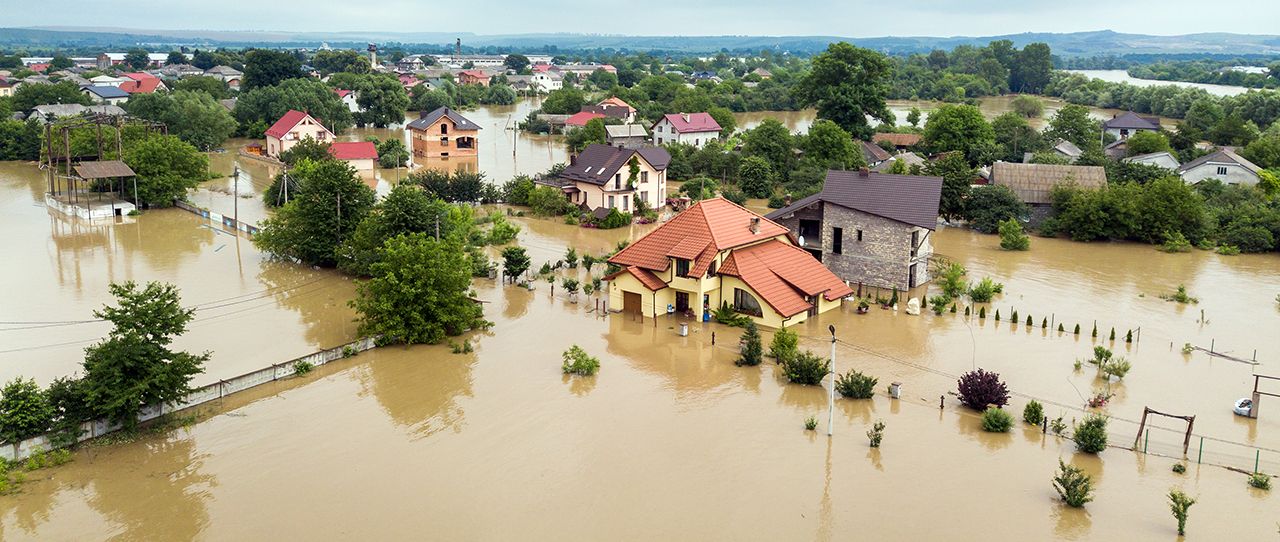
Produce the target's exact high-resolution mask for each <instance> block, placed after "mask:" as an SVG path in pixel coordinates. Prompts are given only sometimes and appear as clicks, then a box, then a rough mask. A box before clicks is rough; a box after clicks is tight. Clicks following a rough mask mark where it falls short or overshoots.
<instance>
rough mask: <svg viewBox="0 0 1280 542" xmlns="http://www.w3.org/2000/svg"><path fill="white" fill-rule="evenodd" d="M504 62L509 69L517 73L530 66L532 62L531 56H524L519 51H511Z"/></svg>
mask: <svg viewBox="0 0 1280 542" xmlns="http://www.w3.org/2000/svg"><path fill="white" fill-rule="evenodd" d="M502 64H503V65H505V66H506V67H507V69H508V70H511V71H513V72H516V73H521V72H523V71H524V70H525V69H526V68H528V67H529V64H530V62H529V57H527V56H524V55H522V54H519V53H511V54H509V55H507V58H506V59H505V60H503V61H502Z"/></svg>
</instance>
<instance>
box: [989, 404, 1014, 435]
mask: <svg viewBox="0 0 1280 542" xmlns="http://www.w3.org/2000/svg"><path fill="white" fill-rule="evenodd" d="M1012 428H1013V416H1012V415H1010V414H1009V413H1008V412H1005V411H1004V410H1003V409H999V408H996V407H991V408H988V409H987V410H986V411H984V412H983V413H982V430H983V431H986V432H988V433H1008V432H1009V430H1010V429H1012Z"/></svg>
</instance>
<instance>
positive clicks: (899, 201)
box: [765, 170, 942, 230]
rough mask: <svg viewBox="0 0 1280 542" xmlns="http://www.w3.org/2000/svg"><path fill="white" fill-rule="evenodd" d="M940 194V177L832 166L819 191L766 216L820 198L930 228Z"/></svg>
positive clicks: (772, 216)
mask: <svg viewBox="0 0 1280 542" xmlns="http://www.w3.org/2000/svg"><path fill="white" fill-rule="evenodd" d="M941 195H942V177H926V176H922V175H890V174H887V173H876V172H868V171H861V170H859V171H839V170H831V171H828V172H827V181H826V182H825V183H824V184H823V185H822V192H819V193H817V194H814V195H812V196H809V197H807V198H803V199H801V200H800V201H797V202H795V203H792V204H791V205H789V206H787V207H783V208H782V209H778V210H777V211H774V212H772V213H769V214H767V215H765V218H768V219H769V220H777V219H779V218H781V217H783V216H785V215H788V214H791V213H794V212H795V211H796V210H799V209H802V208H804V207H807V206H809V205H810V204H812V203H814V202H816V201H822V202H826V203H830V204H833V205H839V206H841V207H845V208H848V209H853V210H856V211H862V212H864V213H867V214H872V215H876V216H881V217H884V218H888V219H890V220H896V221H898V222H903V223H906V224H910V225H912V226H919V227H921V228H928V229H930V230H932V229H934V228H936V227H937V225H938V199H939V198H940V197H941Z"/></svg>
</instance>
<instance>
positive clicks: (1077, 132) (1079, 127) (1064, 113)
mask: <svg viewBox="0 0 1280 542" xmlns="http://www.w3.org/2000/svg"><path fill="white" fill-rule="evenodd" d="M1101 131H1102V128H1101V126H1099V125H1098V121H1096V120H1094V119H1093V117H1090V116H1089V108H1087V107H1085V106H1083V105H1076V104H1068V105H1064V106H1062V109H1059V110H1058V112H1057V113H1055V114H1054V115H1053V118H1051V119H1049V128H1048V129H1047V130H1045V135H1046V136H1048V137H1049V138H1050V139H1065V140H1067V141H1070V142H1072V143H1075V144H1076V146H1078V147H1080V149H1081V150H1084V151H1088V150H1090V149H1098V148H1100V147H1101V146H1102V142H1101V141H1100V140H1099V139H1098V138H1099V137H1100V136H1099V134H1100V133H1101Z"/></svg>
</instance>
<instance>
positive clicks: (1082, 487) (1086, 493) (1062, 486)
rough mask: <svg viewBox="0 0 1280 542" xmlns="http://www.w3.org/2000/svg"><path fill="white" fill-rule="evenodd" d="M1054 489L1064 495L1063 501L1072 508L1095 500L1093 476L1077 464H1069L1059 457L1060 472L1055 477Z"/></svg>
mask: <svg viewBox="0 0 1280 542" xmlns="http://www.w3.org/2000/svg"><path fill="white" fill-rule="evenodd" d="M1053 489H1054V491H1057V492H1058V496H1060V497H1062V502H1065V503H1067V506H1070V507H1072V508H1080V507H1082V506H1084V505H1085V503H1088V502H1089V501H1092V500H1093V478H1091V477H1090V476H1089V475H1088V474H1085V473H1084V470H1083V469H1081V468H1080V467H1077V466H1075V465H1068V464H1066V463H1063V462H1062V459H1058V474H1057V475H1056V476H1054V477H1053Z"/></svg>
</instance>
